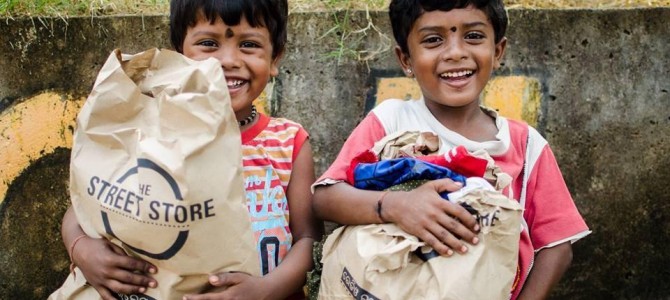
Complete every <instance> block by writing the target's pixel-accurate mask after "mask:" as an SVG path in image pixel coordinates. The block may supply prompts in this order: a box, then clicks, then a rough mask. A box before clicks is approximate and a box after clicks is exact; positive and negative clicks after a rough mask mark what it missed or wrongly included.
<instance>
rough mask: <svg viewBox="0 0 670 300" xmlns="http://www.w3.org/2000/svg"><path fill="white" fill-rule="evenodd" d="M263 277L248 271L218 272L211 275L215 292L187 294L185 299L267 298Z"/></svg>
mask: <svg viewBox="0 0 670 300" xmlns="http://www.w3.org/2000/svg"><path fill="white" fill-rule="evenodd" d="M262 281H263V278H262V277H255V276H251V275H249V274H246V273H218V274H216V275H212V276H210V277H209V283H210V284H211V285H212V286H214V287H215V289H213V292H211V293H207V294H201V295H186V296H184V300H212V299H250V300H257V299H267V298H268V296H269V295H268V294H267V293H266V290H264V289H263V288H264V287H267V284H265V283H263V282H262Z"/></svg>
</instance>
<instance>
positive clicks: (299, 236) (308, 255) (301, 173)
mask: <svg viewBox="0 0 670 300" xmlns="http://www.w3.org/2000/svg"><path fill="white" fill-rule="evenodd" d="M314 181H315V176H314V161H313V158H312V147H311V146H310V144H309V141H305V143H304V144H303V146H302V149H301V150H300V153H299V154H298V156H297V157H296V159H295V161H294V162H293V170H292V171H291V180H290V182H289V185H288V190H287V195H286V196H287V198H288V202H289V209H290V224H289V226H290V228H291V233H292V235H293V245H292V247H291V250H290V251H289V253H288V254H287V255H286V257H284V259H283V261H282V262H281V264H279V266H277V268H276V269H274V270H272V271H271V272H270V273H268V274H267V275H265V276H264V277H253V276H249V275H247V274H242V273H219V274H216V275H214V276H210V283H211V284H212V285H213V286H216V287H219V288H222V287H225V290H223V291H220V292H216V293H209V294H202V295H190V296H187V297H184V299H193V300H196V299H200V300H203V299H229V298H231V299H232V298H234V299H253V300H255V299H285V298H287V297H289V296H290V295H292V294H294V293H296V292H301V288H302V286H303V285H304V283H305V280H306V273H307V271H309V270H310V269H311V268H312V246H313V243H314V241H315V240H319V239H320V238H321V235H322V234H323V223H322V222H321V221H319V220H317V219H316V218H315V217H314V214H313V213H312V201H311V200H312V196H311V192H310V185H311V184H312V183H313V182H314Z"/></svg>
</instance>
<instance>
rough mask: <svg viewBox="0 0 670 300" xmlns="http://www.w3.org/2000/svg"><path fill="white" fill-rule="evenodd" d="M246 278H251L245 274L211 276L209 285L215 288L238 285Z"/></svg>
mask: <svg viewBox="0 0 670 300" xmlns="http://www.w3.org/2000/svg"><path fill="white" fill-rule="evenodd" d="M245 276H249V275H247V274H244V273H230V272H227V273H217V274H214V275H210V276H209V283H210V284H211V285H213V286H217V287H221V286H231V285H236V284H239V283H240V282H242V279H244V277H245Z"/></svg>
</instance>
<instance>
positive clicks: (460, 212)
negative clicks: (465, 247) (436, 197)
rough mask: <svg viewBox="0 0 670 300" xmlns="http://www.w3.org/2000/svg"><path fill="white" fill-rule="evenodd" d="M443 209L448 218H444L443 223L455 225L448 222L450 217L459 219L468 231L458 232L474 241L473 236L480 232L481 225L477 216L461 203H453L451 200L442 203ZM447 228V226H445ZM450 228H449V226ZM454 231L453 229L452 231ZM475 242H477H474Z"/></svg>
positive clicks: (468, 239)
mask: <svg viewBox="0 0 670 300" xmlns="http://www.w3.org/2000/svg"><path fill="white" fill-rule="evenodd" d="M441 205H442V210H443V211H444V212H445V213H446V218H442V220H443V222H442V223H443V225H445V226H446V225H450V226H452V227H455V224H451V223H448V222H449V221H448V220H449V219H451V220H453V219H455V220H457V221H458V222H460V223H461V224H462V225H464V226H465V227H466V228H467V232H465V231H463V232H457V233H458V234H459V236H460V237H461V238H462V239H465V240H466V241H468V242H469V243H473V238H474V237H475V236H476V233H477V232H479V226H478V224H477V218H476V217H475V216H474V215H472V214H471V213H470V212H469V211H468V210H467V209H465V208H464V207H463V206H461V205H457V204H454V203H451V202H449V201H444V202H442V203H441ZM445 228H446V227H445ZM447 229H448V228H447ZM452 232H453V231H452ZM473 244H475V243H473Z"/></svg>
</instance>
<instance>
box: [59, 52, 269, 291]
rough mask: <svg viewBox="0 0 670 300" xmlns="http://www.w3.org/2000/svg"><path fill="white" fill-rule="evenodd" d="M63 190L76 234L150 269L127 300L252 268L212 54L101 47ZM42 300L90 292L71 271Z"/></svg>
mask: <svg viewBox="0 0 670 300" xmlns="http://www.w3.org/2000/svg"><path fill="white" fill-rule="evenodd" d="M70 195H71V199H72V206H73V208H74V211H75V214H76V216H77V220H78V221H79V224H80V225H81V227H82V229H83V230H84V231H85V232H86V234H87V235H89V236H91V237H95V238H106V239H109V240H110V241H112V242H113V243H115V244H117V245H119V246H121V247H122V248H123V249H124V250H126V252H127V253H128V255H133V256H137V257H139V258H142V259H144V260H146V261H149V262H151V263H152V264H154V265H156V266H157V268H158V273H157V274H154V275H153V277H154V278H155V279H156V280H157V281H158V287H157V288H150V289H148V290H147V292H146V293H145V294H144V295H119V297H121V298H128V299H181V298H182V297H183V295H184V294H186V293H198V292H201V291H203V290H204V289H205V288H207V287H208V283H207V277H208V275H209V274H212V273H214V272H219V271H237V272H245V273H249V274H252V275H258V272H259V270H260V267H259V262H258V257H257V251H256V246H255V240H254V236H253V233H252V231H251V222H250V220H249V214H248V210H247V206H246V201H245V195H244V183H243V181H242V152H241V139H240V131H239V127H238V124H237V121H236V119H235V114H234V112H233V110H232V107H231V104H230V96H229V94H228V91H227V87H226V80H225V78H224V74H223V71H222V69H221V66H220V64H219V63H218V62H217V61H216V60H215V59H209V60H205V61H194V60H191V59H188V58H186V57H184V56H182V55H181V54H179V53H176V52H173V51H169V50H158V49H151V50H147V51H145V52H142V53H139V54H136V55H122V54H121V53H120V51H118V50H116V51H115V52H113V53H112V54H111V55H110V56H109V58H108V60H107V62H106V63H105V65H104V66H103V67H102V70H101V71H100V73H99V75H98V77H97V79H96V82H95V84H94V87H93V90H92V92H91V94H90V96H89V97H88V99H87V100H86V103H85V104H84V106H83V107H82V110H81V112H80V113H79V115H78V117H77V128H76V131H75V133H74V139H73V148H72V157H71V162H70ZM76 273H77V276H73V274H71V275H70V277H68V279H67V281H66V282H65V284H64V285H63V287H62V288H61V289H59V290H58V291H56V292H55V293H54V294H52V295H51V297H50V298H51V299H99V298H100V297H99V295H97V292H96V291H95V290H94V289H93V288H92V287H90V286H88V285H86V284H85V283H86V279H85V278H84V276H82V274H81V272H80V271H78V270H77V271H76Z"/></svg>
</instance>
